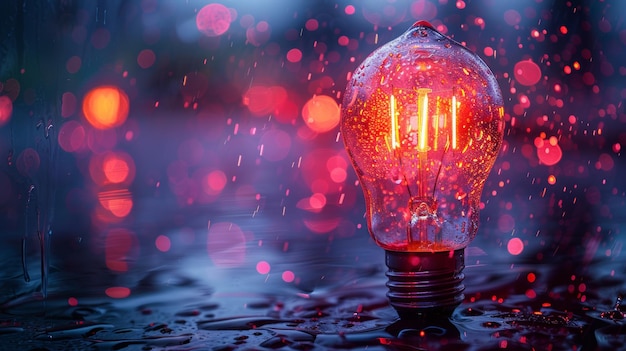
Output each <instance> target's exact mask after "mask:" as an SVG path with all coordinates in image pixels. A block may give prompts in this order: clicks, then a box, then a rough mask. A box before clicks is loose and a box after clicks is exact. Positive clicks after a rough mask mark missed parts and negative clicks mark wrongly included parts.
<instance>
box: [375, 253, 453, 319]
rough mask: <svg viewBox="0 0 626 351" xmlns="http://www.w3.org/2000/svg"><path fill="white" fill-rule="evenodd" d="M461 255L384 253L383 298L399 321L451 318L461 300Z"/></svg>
mask: <svg viewBox="0 0 626 351" xmlns="http://www.w3.org/2000/svg"><path fill="white" fill-rule="evenodd" d="M464 251H465V250H464V249H460V250H455V251H443V252H404V251H386V255H385V261H386V263H387V267H388V268H389V270H388V271H387V278H388V279H389V280H388V281H387V287H388V288H389V291H388V292H387V297H388V298H389V302H390V303H391V305H392V306H393V307H394V308H395V309H396V311H397V312H398V315H399V316H400V318H403V319H404V318H415V317H419V316H421V315H424V314H445V315H451V314H452V312H453V311H454V309H455V308H456V307H457V306H458V305H459V304H460V303H461V302H462V301H463V299H464V295H463V290H465V286H464V285H463V278H464V277H465V275H464V274H463V268H465V253H464Z"/></svg>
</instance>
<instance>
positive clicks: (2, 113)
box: [0, 95, 13, 127]
mask: <svg viewBox="0 0 626 351" xmlns="http://www.w3.org/2000/svg"><path fill="white" fill-rule="evenodd" d="M12 114H13V101H11V99H9V97H8V96H6V95H2V96H0V127H2V126H3V125H5V124H7V123H8V122H9V120H10V119H11V115H12Z"/></svg>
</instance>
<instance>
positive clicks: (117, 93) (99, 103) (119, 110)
mask: <svg viewBox="0 0 626 351" xmlns="http://www.w3.org/2000/svg"><path fill="white" fill-rule="evenodd" d="M129 107H130V104H129V100H128V95H126V93H125V92H124V91H123V90H122V89H119V88H117V87H115V86H100V87H96V88H94V89H92V90H90V91H89V92H88V93H87V95H85V98H84V99H83V114H84V115H85V118H86V119H87V122H89V124H91V125H92V126H93V127H94V128H97V129H109V128H115V127H119V126H121V125H122V124H124V122H126V118H127V117H128V110H129Z"/></svg>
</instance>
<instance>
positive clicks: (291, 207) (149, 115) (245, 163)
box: [0, 0, 626, 351]
mask: <svg viewBox="0 0 626 351" xmlns="http://www.w3.org/2000/svg"><path fill="white" fill-rule="evenodd" d="M624 12H626V2H621V1H600V0H589V1H582V0H580V1H562V2H558V1H546V0H528V1H515V2H513V1H510V2H506V1H496V0H484V1H479V0H473V1H469V0H467V1H463V0H459V1H450V0H410V1H409V0H407V1H400V0H364V1H358V2H357V1H350V0H341V1H287V0H264V1H258V2H254V3H253V2H252V1H219V2H209V1H202V0H189V1H186V0H185V1H183V0H180V1H179V0H141V1H122V0H108V1H107V0H98V1H84V2H82V1H71V0H67V1H66V0H59V1H37V0H19V1H0V161H1V162H0V265H1V267H2V269H0V350H11V351H13V350H28V351H43V350H85V349H87V350H90V349H91V350H234V349H241V350H259V349H262V350H276V349H283V350H337V349H339V350H344V349H363V350H364V349H367V350H372V349H374V350H500V349H511V350H620V349H624V346H623V345H624V344H626V335H625V334H626V333H625V331H624V323H625V320H626V319H625V318H624V313H625V311H624V308H623V307H622V295H623V294H624V293H625V292H626V286H624V285H625V281H626V279H624V274H625V273H626V272H625V267H626V259H625V258H624V255H622V253H623V245H624V240H625V238H624V232H625V230H624V228H625V225H626V212H625V211H624V208H625V206H626V181H625V179H624V177H623V174H625V172H626V162H624V160H623V151H622V149H621V148H622V146H623V145H626V132H624V131H625V128H624V125H625V123H626V103H625V100H624V99H626V86H625V84H624V82H625V80H624V77H625V76H626V66H624V62H626V56H625V55H626V54H625V52H624V50H623V48H624V45H626V29H625V28H624V21H623V18H622V17H623V16H622V14H623V13H624ZM419 20H427V21H429V22H430V23H432V24H433V26H434V27H435V28H436V29H437V30H438V31H440V32H442V33H443V34H445V35H449V36H452V37H453V38H454V40H456V41H458V42H461V43H463V44H464V45H465V46H467V47H468V48H469V49H470V50H471V51H473V52H476V53H477V54H478V55H479V56H480V57H481V59H483V60H484V61H485V62H486V63H487V65H488V66H489V68H490V69H491V70H492V71H493V73H494V75H495V77H496V79H497V81H498V84H499V86H500V88H501V89H502V92H503V98H504V104H505V106H504V120H505V136H504V142H503V146H502V148H501V150H500V153H499V155H498V158H497V160H496V162H495V164H494V168H493V171H492V172H491V173H490V175H489V178H488V179H487V181H486V183H485V187H484V192H483V195H482V197H481V203H480V205H479V206H480V224H479V230H478V233H477V238H476V239H475V240H474V241H473V242H472V243H471V244H470V246H469V247H468V248H467V251H466V262H465V263H466V267H467V268H466V269H465V276H466V278H465V286H466V291H465V301H464V302H463V304H461V306H459V307H458V308H457V309H456V311H455V313H454V314H453V315H452V316H451V317H450V318H449V319H446V318H444V319H442V318H434V319H433V318H430V317H429V318H421V319H416V320H412V321H399V320H398V319H397V317H396V313H395V311H394V310H393V309H392V308H391V307H389V305H388V302H387V298H386V297H385V294H386V291H387V288H386V287H385V281H386V279H385V274H384V272H385V269H386V268H385V267H384V252H383V250H382V249H380V248H378V247H377V246H376V245H375V244H374V242H373V240H372V239H370V238H369V235H368V233H367V229H366V226H367V223H366V221H365V218H364V213H365V203H364V199H363V196H362V191H361V187H360V184H359V183H358V182H357V177H356V174H355V173H354V172H353V170H352V169H351V168H350V165H349V159H348V156H347V154H346V152H345V150H344V147H343V144H342V143H341V135H339V134H338V127H337V125H338V123H339V111H340V103H341V101H342V98H343V95H342V94H343V91H344V90H345V85H346V82H347V81H348V80H349V79H350V76H349V75H350V74H351V73H350V72H354V70H355V69H356V68H357V65H358V64H359V62H362V61H363V60H364V59H365V57H367V55H368V54H369V53H371V52H372V51H373V50H375V49H376V48H378V47H380V46H381V45H383V44H384V43H386V42H388V41H389V40H392V39H393V38H395V37H397V36H398V35H399V34H401V33H402V32H404V31H405V30H406V29H407V28H409V27H410V26H411V25H412V24H413V23H415V21H419ZM462 195H463V194H460V196H462Z"/></svg>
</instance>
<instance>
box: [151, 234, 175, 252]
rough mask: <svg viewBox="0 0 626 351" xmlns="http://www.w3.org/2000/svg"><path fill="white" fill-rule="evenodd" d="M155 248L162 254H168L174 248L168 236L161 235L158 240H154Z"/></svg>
mask: <svg viewBox="0 0 626 351" xmlns="http://www.w3.org/2000/svg"><path fill="white" fill-rule="evenodd" d="M154 246H156V248H157V250H159V251H161V252H167V251H169V250H170V248H171V247H172V242H171V240H170V238H169V237H168V236H166V235H159V236H157V238H156V240H154Z"/></svg>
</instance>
